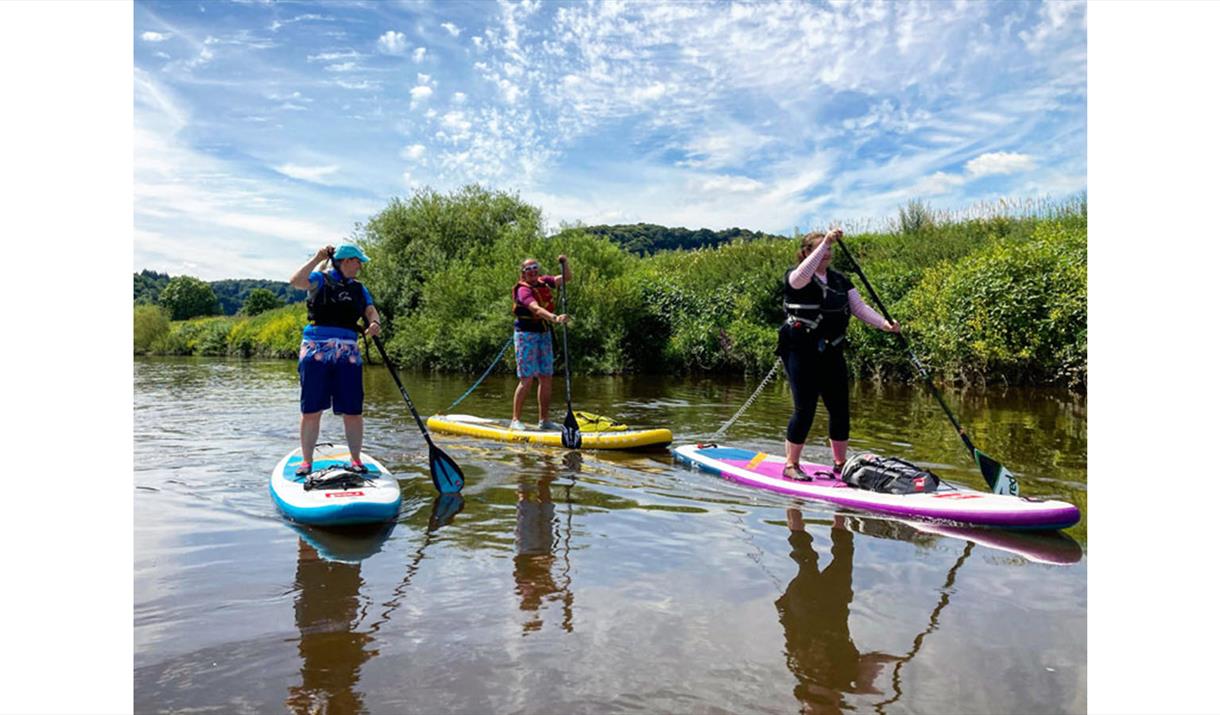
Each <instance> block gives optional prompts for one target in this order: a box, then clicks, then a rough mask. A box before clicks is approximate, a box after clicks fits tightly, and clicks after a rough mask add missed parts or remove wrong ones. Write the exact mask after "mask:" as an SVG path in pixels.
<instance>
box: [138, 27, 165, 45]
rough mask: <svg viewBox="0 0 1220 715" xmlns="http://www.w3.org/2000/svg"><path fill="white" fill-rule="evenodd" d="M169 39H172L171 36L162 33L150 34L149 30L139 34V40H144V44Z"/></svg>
mask: <svg viewBox="0 0 1220 715" xmlns="http://www.w3.org/2000/svg"><path fill="white" fill-rule="evenodd" d="M171 37H173V35H169V34H166V33H162V32H152V31H151V30H150V31H148V32H143V33H141V34H140V39H141V40H144V41H145V42H165V41H166V40H168V39H169V38H171Z"/></svg>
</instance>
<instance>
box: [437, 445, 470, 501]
mask: <svg viewBox="0 0 1220 715" xmlns="http://www.w3.org/2000/svg"><path fill="white" fill-rule="evenodd" d="M429 442H431V441H429ZM428 468H429V469H430V470H431V471H432V485H433V486H435V487H436V491H438V492H440V493H441V494H457V493H458V492H460V491H462V487H464V486H465V485H466V477H465V476H463V475H462V468H461V467H459V466H458V465H457V462H455V461H453V459H452V458H451V457H450V456H449V455H447V454H445V453H444V452H442V451H441V450H440V448H439V447H437V446H436V445H435V444H431V443H429V446H428Z"/></svg>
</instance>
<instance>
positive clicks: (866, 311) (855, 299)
mask: <svg viewBox="0 0 1220 715" xmlns="http://www.w3.org/2000/svg"><path fill="white" fill-rule="evenodd" d="M847 304H848V305H850V306H851V314H852V315H854V316H856V317H857V318H859V319H860V320H863V321H864V322H866V323H868V324H869V325H871V326H873V327H874V328H884V327H885V326H886V325H888V324H889V321H887V320H886V319H885V318H884V317H883V316H882V315H881V314H880V313H878V312H877V311H875V310H873V309H872V308H870V307H869V306H868V303H865V302H864V300H863V299H862V298H860V292H859V291H857V290H856V289H855V288H852V289H851V290H849V291H848V292H847Z"/></svg>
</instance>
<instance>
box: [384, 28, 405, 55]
mask: <svg viewBox="0 0 1220 715" xmlns="http://www.w3.org/2000/svg"><path fill="white" fill-rule="evenodd" d="M377 49H378V50H380V51H381V52H384V53H385V54H387V55H401V54H402V53H404V52H406V51H407V36H406V35H404V34H402V33H401V32H395V31H394V30H389V31H387V32H386V33H385V34H384V35H382V36H381V37H379V38H377Z"/></svg>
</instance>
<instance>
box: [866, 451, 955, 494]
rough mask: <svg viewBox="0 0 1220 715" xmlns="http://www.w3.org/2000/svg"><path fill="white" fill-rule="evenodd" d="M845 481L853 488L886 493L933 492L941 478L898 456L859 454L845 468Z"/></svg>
mask: <svg viewBox="0 0 1220 715" xmlns="http://www.w3.org/2000/svg"><path fill="white" fill-rule="evenodd" d="M843 481H844V482H846V483H848V484H851V485H853V486H857V487H860V488H861V489H867V490H869V491H873V492H883V493H886V494H915V493H917V492H934V491H936V488H937V487H938V486H940V477H938V476H936V475H935V474H933V473H932V472H929V471H928V470H926V469H923V468H920V467H917V466H915V465H914V464H911V463H910V462H906V461H903V460H901V459H898V458H897V457H881V456H878V455H876V454H857V455H856V456H854V457H852V458H851V459H849V460H847V464H846V465H844V467H843Z"/></svg>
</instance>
